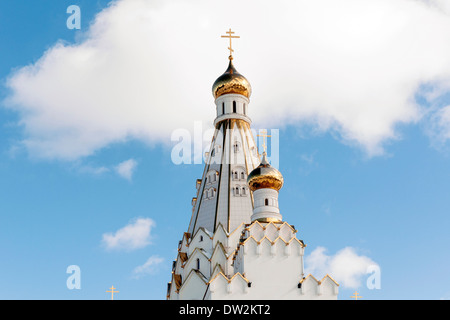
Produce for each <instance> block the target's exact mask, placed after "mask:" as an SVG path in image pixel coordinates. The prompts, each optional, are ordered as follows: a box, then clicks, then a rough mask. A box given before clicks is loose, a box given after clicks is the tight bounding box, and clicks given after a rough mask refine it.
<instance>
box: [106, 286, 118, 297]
mask: <svg viewBox="0 0 450 320" xmlns="http://www.w3.org/2000/svg"><path fill="white" fill-rule="evenodd" d="M109 289H111V291H108V290H106V292H111V300H114V293H118V292H119V291H114V289H117V288H114V286H112V287H111V288H109Z"/></svg>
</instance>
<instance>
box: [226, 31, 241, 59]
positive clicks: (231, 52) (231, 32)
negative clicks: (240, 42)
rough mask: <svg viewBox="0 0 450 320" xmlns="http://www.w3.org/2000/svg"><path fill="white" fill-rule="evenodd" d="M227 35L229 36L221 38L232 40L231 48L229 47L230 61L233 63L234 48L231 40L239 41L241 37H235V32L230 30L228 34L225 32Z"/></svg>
mask: <svg viewBox="0 0 450 320" xmlns="http://www.w3.org/2000/svg"><path fill="white" fill-rule="evenodd" d="M225 33H226V34H227V36H221V38H229V39H230V46H229V47H228V50H230V56H229V57H228V59H229V60H230V61H231V60H233V52H234V50H233V47H232V46H231V39H237V38H240V36H233V34H234V33H235V32H234V31H231V28H230V30H228V31H227V32H225Z"/></svg>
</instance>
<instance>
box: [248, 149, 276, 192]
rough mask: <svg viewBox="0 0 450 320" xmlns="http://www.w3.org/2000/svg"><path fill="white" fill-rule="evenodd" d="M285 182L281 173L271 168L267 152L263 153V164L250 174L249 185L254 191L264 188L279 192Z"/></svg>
mask: <svg viewBox="0 0 450 320" xmlns="http://www.w3.org/2000/svg"><path fill="white" fill-rule="evenodd" d="M283 182H284V179H283V176H282V175H281V173H280V171H278V170H277V169H275V168H273V167H271V166H270V164H269V162H268V161H267V159H266V153H265V152H264V153H263V158H262V161H261V164H260V165H259V166H258V167H256V168H255V169H254V170H253V171H252V172H250V174H249V175H248V178H247V183H248V185H249V188H250V190H252V191H255V190H258V189H264V188H271V189H275V190H277V191H278V190H280V189H281V187H282V186H283Z"/></svg>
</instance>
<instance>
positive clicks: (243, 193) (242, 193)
mask: <svg viewBox="0 0 450 320" xmlns="http://www.w3.org/2000/svg"><path fill="white" fill-rule="evenodd" d="M241 195H243V196H245V188H244V187H243V188H242V191H241Z"/></svg>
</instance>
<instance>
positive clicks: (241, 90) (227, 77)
mask: <svg viewBox="0 0 450 320" xmlns="http://www.w3.org/2000/svg"><path fill="white" fill-rule="evenodd" d="M232 59H233V58H232V57H231V58H230V63H229V64H228V68H227V70H226V71H225V73H224V74H222V75H221V76H220V77H218V78H217V80H216V81H215V82H214V84H213V87H212V93H213V96H214V98H215V99H217V98H218V97H220V96H221V95H224V94H228V93H237V94H242V95H243V96H246V97H247V98H250V95H251V94H252V87H251V85H250V83H249V82H248V80H247V79H246V78H245V77H244V76H243V75H241V74H240V73H239V72H237V71H236V69H235V68H234V66H233V62H232Z"/></svg>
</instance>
